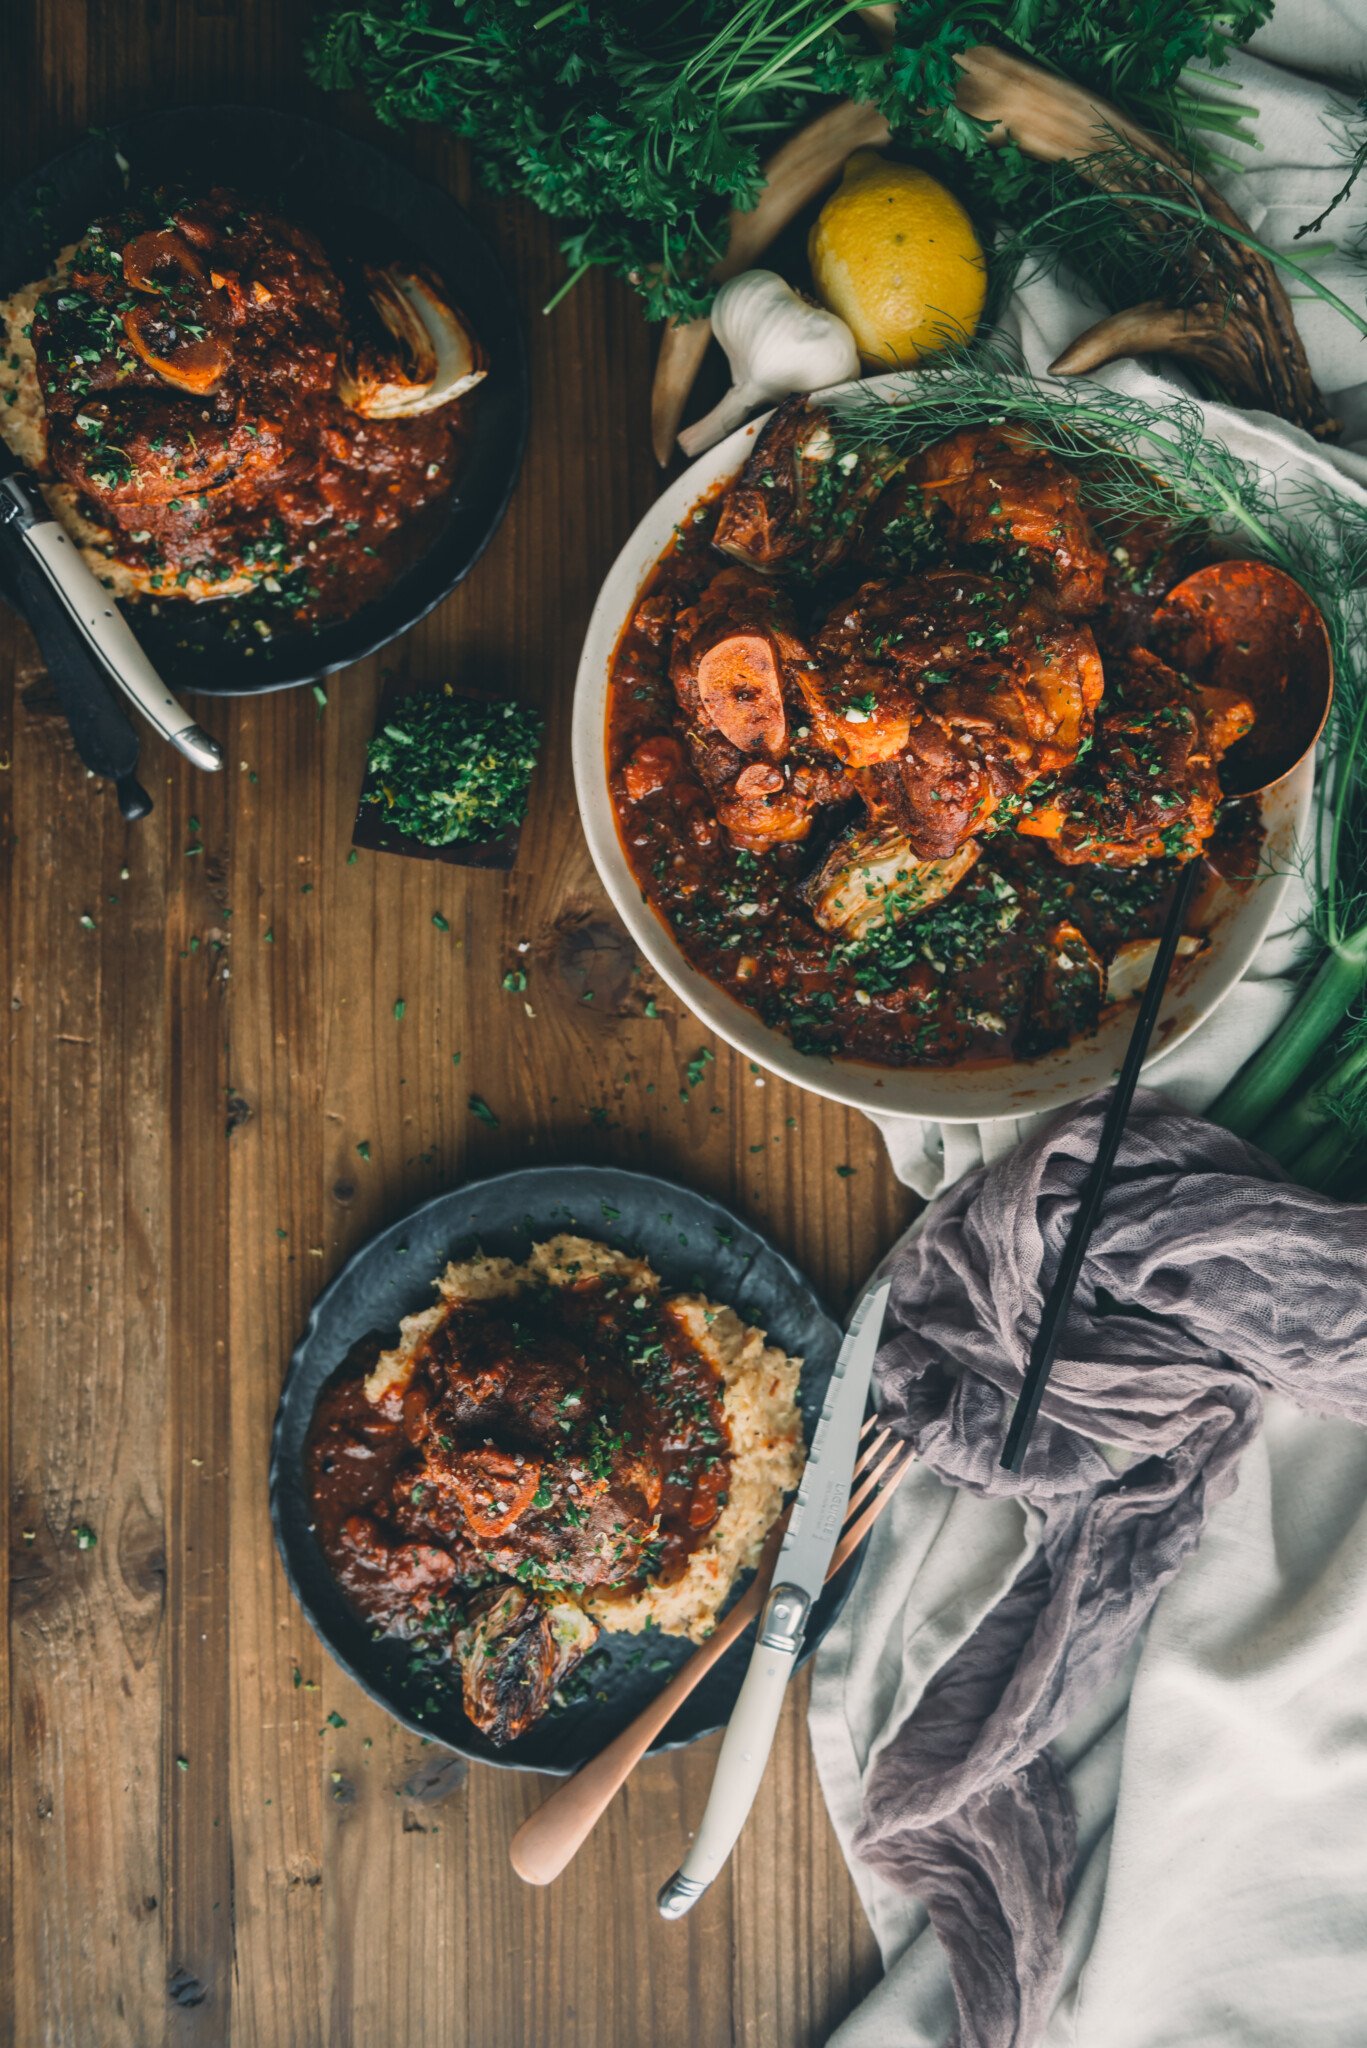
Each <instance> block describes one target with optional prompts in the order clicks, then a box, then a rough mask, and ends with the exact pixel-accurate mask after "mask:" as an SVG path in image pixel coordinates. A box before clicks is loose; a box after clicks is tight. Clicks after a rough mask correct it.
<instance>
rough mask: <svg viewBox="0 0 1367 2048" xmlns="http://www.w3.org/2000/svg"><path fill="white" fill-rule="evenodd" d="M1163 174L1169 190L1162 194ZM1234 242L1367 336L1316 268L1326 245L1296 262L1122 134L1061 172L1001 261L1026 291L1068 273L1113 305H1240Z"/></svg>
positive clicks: (1010, 236)
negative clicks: (1035, 280)
mask: <svg viewBox="0 0 1367 2048" xmlns="http://www.w3.org/2000/svg"><path fill="white" fill-rule="evenodd" d="M1155 178H1158V179H1160V180H1161V183H1162V187H1163V189H1161V190H1155V189H1154V180H1155ZM1098 188H1101V189H1098ZM1231 246H1232V247H1238V248H1241V249H1248V250H1250V251H1252V252H1253V253H1254V254H1256V255H1259V256H1262V257H1263V258H1264V259H1265V260H1266V261H1267V262H1269V263H1271V264H1272V265H1273V266H1274V267H1275V268H1276V269H1279V270H1284V271H1285V272H1287V274H1288V275H1289V276H1291V277H1294V278H1295V280H1296V281H1297V283H1298V285H1299V286H1300V287H1301V289H1302V290H1303V291H1304V292H1306V293H1307V294H1309V295H1310V296H1311V297H1312V298H1318V299H1321V300H1323V301H1324V303H1325V304H1326V305H1327V306H1329V307H1330V308H1331V309H1332V310H1333V311H1334V312H1336V313H1337V314H1339V316H1340V317H1341V318H1342V319H1344V320H1347V321H1348V323H1349V325H1350V326H1353V327H1356V328H1357V330H1358V333H1359V334H1361V335H1363V336H1367V317H1364V316H1363V314H1362V313H1360V312H1359V311H1358V309H1357V308H1356V307H1355V306H1352V305H1350V304H1349V303H1348V301H1347V300H1346V299H1343V298H1341V297H1340V296H1339V294H1338V293H1337V292H1335V291H1333V290H1331V288H1330V287H1329V286H1328V285H1327V284H1325V283H1324V282H1323V281H1322V280H1321V279H1320V278H1318V277H1316V275H1315V273H1314V271H1313V270H1312V269H1311V267H1310V263H1311V260H1312V259H1313V258H1314V256H1315V255H1316V254H1323V253H1324V251H1323V250H1322V249H1321V250H1316V249H1314V248H1310V249H1305V250H1302V252H1301V254H1300V255H1299V256H1291V255H1289V254H1287V253H1286V252H1285V251H1284V250H1280V249H1275V248H1273V247H1272V245H1271V244H1270V243H1268V242H1264V241H1262V240H1261V239H1260V238H1259V237H1258V236H1257V235H1255V234H1252V233H1251V232H1250V231H1249V230H1248V229H1247V228H1241V227H1235V226H1234V225H1233V224H1232V223H1230V222H1227V221H1223V220H1221V219H1219V218H1218V216H1217V215H1215V214H1213V213H1211V212H1210V210H1209V209H1208V207H1207V206H1206V205H1205V202H1204V201H1203V199H1202V197H1201V192H1200V188H1199V186H1198V185H1196V184H1195V183H1194V181H1193V179H1192V178H1191V177H1190V176H1187V175H1185V174H1184V173H1183V172H1182V171H1181V170H1180V169H1179V168H1177V167H1176V166H1174V165H1166V164H1165V165H1162V166H1155V164H1154V161H1153V159H1152V158H1150V157H1146V156H1144V155H1143V154H1142V153H1141V152H1140V151H1138V150H1135V149H1133V148H1131V147H1130V146H1129V145H1128V144H1127V143H1125V142H1124V141H1123V140H1122V139H1121V138H1120V137H1118V136H1117V137H1116V139H1115V142H1114V144H1113V146H1111V147H1109V148H1107V149H1106V150H1105V151H1102V152H1100V153H1099V154H1098V155H1097V156H1095V157H1094V158H1092V159H1090V160H1089V161H1087V162H1083V163H1078V164H1075V165H1069V166H1067V167H1054V168H1053V170H1052V174H1051V186H1050V192H1049V195H1048V201H1047V203H1046V204H1043V205H1042V206H1041V207H1040V210H1039V211H1038V213H1036V214H1035V215H1034V216H1033V218H1032V219H1031V220H1030V222H1029V223H1028V225H1026V226H1025V227H1022V228H1018V229H1016V230H1015V231H1013V232H1008V233H1006V234H1005V235H1004V236H1003V237H1002V238H1001V239H1000V240H999V242H998V245H997V250H996V256H997V261H998V262H999V263H1000V264H1001V265H1002V266H1003V267H1004V268H1008V269H1009V270H1010V271H1011V272H1012V273H1014V275H1015V284H1016V287H1017V289H1019V287H1020V286H1021V285H1023V284H1025V283H1027V282H1029V280H1030V278H1031V277H1032V276H1035V275H1039V274H1041V273H1043V274H1052V273H1053V272H1055V271H1057V270H1061V269H1067V270H1069V271H1071V272H1072V273H1073V275H1074V276H1075V277H1076V278H1079V279H1081V280H1082V281H1083V282H1084V284H1085V285H1086V286H1087V287H1088V288H1090V289H1091V290H1092V291H1093V292H1094V293H1095V294H1096V295H1097V296H1098V297H1099V298H1100V299H1102V300H1103V301H1104V302H1105V303H1106V304H1108V305H1113V304H1116V303H1129V304H1133V303H1135V302H1136V301H1138V300H1140V299H1145V298H1152V299H1165V300H1166V301H1167V302H1168V303H1169V304H1176V305H1181V304H1184V303H1185V302H1187V301H1188V300H1190V299H1192V298H1193V297H1196V296H1198V295H1199V296H1201V297H1208V296H1216V297H1219V298H1223V299H1224V300H1225V301H1226V302H1227V304H1229V305H1230V306H1232V304H1233V300H1234V297H1235V294H1236V290H1237V282H1236V280H1235V278H1234V276H1233V274H1232V273H1231V271H1230V268H1229V265H1228V263H1227V261H1226V255H1227V250H1228V248H1229V247H1231ZM1029 265H1033V266H1034V268H1033V270H1031V269H1030V268H1029V267H1028V266H1029Z"/></svg>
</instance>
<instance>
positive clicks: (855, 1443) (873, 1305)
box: [656, 1280, 892, 1920]
mask: <svg viewBox="0 0 1367 2048" xmlns="http://www.w3.org/2000/svg"><path fill="white" fill-rule="evenodd" d="M891 1286H892V1283H891V1281H888V1280H885V1281H883V1282H882V1283H881V1285H879V1286H877V1287H874V1288H871V1289H870V1290H869V1292H868V1293H867V1294H866V1295H865V1296H864V1298H863V1300H862V1301H861V1302H860V1303H859V1304H858V1306H857V1308H856V1309H855V1312H854V1314H853V1315H852V1316H851V1318H850V1325H849V1328H848V1329H847V1330H846V1332H845V1338H844V1342H843V1343H842V1344H841V1346H840V1354H839V1356H838V1358H837V1359H836V1362H835V1370H834V1372H833V1373H832V1374H831V1382H830V1385H829V1387H828V1388H827V1390H826V1399H825V1402H824V1404H823V1406H822V1410H821V1419H820V1421H819V1422H818V1423H817V1427H816V1434H815V1436H814V1437H813V1439H812V1448H811V1450H810V1452H809V1453H808V1455H807V1463H806V1466H805V1467H804V1469H803V1474H802V1481H801V1484H800V1485H799V1487H798V1492H797V1499H796V1501H795V1502H794V1504H793V1512H792V1514H791V1516H790V1517H789V1521H788V1533H787V1535H786V1536H785V1537H784V1539H783V1547H782V1549H781V1550H780V1551H779V1554H778V1558H777V1560H776V1562H775V1565H774V1576H773V1581H772V1584H771V1586H770V1591H769V1597H768V1599H767V1600H766V1602H765V1605H764V1612H763V1614H762V1615H761V1616H760V1622H759V1629H758V1633H757V1636H756V1640H755V1647H754V1650H753V1651H752V1653H751V1657H750V1665H749V1669H748V1670H747V1672H746V1674H745V1681H744V1683H743V1685H742V1686H741V1689H740V1694H739V1697H738V1698H737V1700H736V1704H735V1708H734V1710H733V1712H732V1715H731V1719H730V1722H729V1723H728V1725H727V1730H726V1734H725V1736H724V1737H723V1739H722V1746H721V1754H720V1755H719V1756H718V1758H717V1769H716V1773H715V1775H714V1777H713V1779H712V1790H711V1792H710V1793H709V1794H708V1799H707V1807H706V1810H705V1811H704V1813H703V1817H702V1820H701V1822H700V1823H699V1826H698V1832H697V1834H696V1836H695V1837H694V1840H693V1844H692V1847H691V1848H690V1849H689V1851H688V1854H687V1855H686V1856H685V1858H684V1860H683V1862H682V1864H681V1865H680V1866H679V1868H678V1869H677V1870H676V1871H675V1873H674V1875H673V1876H672V1877H671V1878H669V1879H667V1880H666V1882H665V1883H664V1884H663V1885H662V1886H661V1887H660V1892H659V1897H658V1899H657V1902H656V1903H657V1904H658V1906H659V1910H660V1912H661V1914H662V1915H663V1917H664V1918H665V1919H666V1920H679V1919H682V1917H683V1915H684V1914H685V1913H687V1912H688V1911H689V1909H690V1907H692V1906H693V1905H695V1904H696V1902H697V1901H698V1900H699V1899H700V1898H701V1897H702V1895H703V1893H704V1892H705V1891H706V1890H707V1888H708V1886H709V1885H710V1884H711V1883H712V1880H713V1879H714V1878H715V1877H716V1875H717V1873H718V1871H720V1870H721V1868H722V1866H723V1865H724V1864H725V1862H726V1859H727V1857H728V1856H729V1855H730V1854H731V1851H732V1849H733V1848H734V1847H735V1845H736V1842H737V1841H738V1839H739V1837H740V1832H741V1829H742V1828H743V1827H744V1826H745V1823H746V1820H747V1818H748V1817H749V1813H750V1809H751V1807H752V1806H753V1805H754V1803H755V1795H756V1794H757V1793H758V1791H759V1788H760V1783H761V1781H762V1779H763V1777H764V1770H765V1766H766V1764H767V1763H768V1761H769V1751H770V1749H771V1748H772V1747H773V1740H774V1730H775V1728H776V1727H777V1726H778V1717H779V1714H780V1712H781V1711H782V1707H783V1700H784V1695H785V1693H786V1692H787V1689H788V1680H789V1679H790V1678H791V1677H792V1675H793V1671H794V1670H795V1668H796V1666H797V1660H798V1658H799V1656H800V1655H801V1653H802V1642H803V1638H804V1636H805V1635H806V1632H807V1620H808V1616H809V1615H810V1614H811V1611H812V1608H813V1607H814V1606H815V1604H816V1602H817V1600H818V1598H819V1597H820V1594H821V1589H822V1587H823V1586H824V1585H825V1583H826V1570H827V1567H828V1565H829V1564H830V1561H831V1557H832V1555H833V1553H834V1551H835V1546H836V1544H837V1543H838V1542H839V1540H840V1531H841V1529H842V1527H843V1525H844V1520H845V1508H846V1504H847V1503H848V1501H849V1497H850V1481H851V1479H852V1477H853V1475H854V1462H855V1456H856V1453H857V1451H858V1448H859V1432H860V1429H861V1428H862V1426H863V1420H864V1407H865V1403H866V1402H867V1400H868V1391H869V1379H870V1376H871V1374H872V1372H873V1361H874V1355H875V1353H876V1352H877V1350H878V1340H879V1338H880V1336H881V1334H882V1329H883V1316H884V1312H885V1311H886V1309H887V1305H888V1295H889V1293H890V1291H891Z"/></svg>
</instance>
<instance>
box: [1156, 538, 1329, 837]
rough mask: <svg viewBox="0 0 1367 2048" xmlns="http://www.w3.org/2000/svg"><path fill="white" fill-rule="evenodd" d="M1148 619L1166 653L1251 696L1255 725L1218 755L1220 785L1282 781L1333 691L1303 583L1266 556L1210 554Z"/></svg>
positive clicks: (1240, 792)
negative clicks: (1220, 557)
mask: <svg viewBox="0 0 1367 2048" xmlns="http://www.w3.org/2000/svg"><path fill="white" fill-rule="evenodd" d="M1153 624H1154V637H1155V640H1156V642H1157V646H1156V649H1155V651H1156V652H1157V653H1159V654H1161V655H1162V656H1163V658H1164V660H1165V661H1168V662H1170V663H1171V665H1172V666H1173V667H1174V668H1180V669H1183V670H1185V672H1186V673H1187V674H1188V675H1189V676H1191V677H1192V679H1193V680H1194V681H1196V682H1198V683H1202V684H1205V685H1207V686H1210V687H1214V688H1217V689H1225V690H1233V691H1235V692H1237V693H1238V695H1240V696H1242V697H1247V698H1248V699H1249V701H1250V703H1251V704H1252V706H1253V711H1254V724H1253V730H1252V731H1251V732H1250V733H1249V734H1248V737H1247V738H1246V739H1242V740H1240V741H1239V743H1238V745H1237V746H1234V747H1231V748H1230V750H1229V752H1228V753H1227V754H1226V755H1225V758H1224V760H1223V761H1222V762H1221V763H1220V787H1221V788H1222V789H1223V791H1224V793H1225V795H1226V796H1234V797H1239V796H1254V795H1256V794H1257V793H1258V792H1259V791H1260V790H1264V789H1272V788H1274V787H1275V785H1276V784H1277V783H1279V782H1284V781H1285V780H1286V778H1287V776H1288V775H1290V774H1291V773H1292V771H1293V770H1294V769H1296V768H1298V767H1299V766H1300V764H1301V762H1302V761H1303V760H1304V759H1305V757H1306V755H1307V754H1308V753H1309V752H1310V750H1311V748H1312V747H1313V746H1314V745H1315V743H1316V741H1317V740H1318V739H1319V736H1320V734H1321V733H1322V732H1323V731H1324V725H1325V720H1326V719H1327V718H1328V716H1329V707H1330V705H1331V704H1332V703H1333V699H1334V657H1333V653H1332V650H1331V648H1330V644H1329V631H1328V628H1327V627H1326V625H1325V623H1324V620H1323V618H1322V617H1321V615H1320V612H1319V608H1318V606H1316V605H1315V604H1313V603H1312V602H1311V600H1310V599H1309V598H1308V597H1307V596H1306V594H1305V592H1304V591H1303V590H1302V589H1301V586H1300V584H1299V583H1297V582H1296V580H1295V578H1294V577H1291V576H1288V575H1287V573H1286V571H1285V570H1284V569H1276V568H1274V567H1273V566H1272V564H1271V563H1270V562H1245V561H1232V562H1212V563H1210V564H1209V565H1208V567H1206V568H1204V569H1198V570H1197V571H1196V572H1195V574H1194V575H1192V576H1187V577H1185V578H1184V579H1183V580H1182V582H1181V583H1179V584H1177V585H1176V587H1175V588H1174V589H1172V590H1170V591H1169V592H1168V594H1167V596H1166V597H1165V598H1164V600H1163V602H1162V604H1161V606H1160V607H1159V609H1158V611H1157V612H1156V613H1155V614H1154V620H1153Z"/></svg>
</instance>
